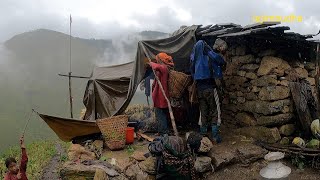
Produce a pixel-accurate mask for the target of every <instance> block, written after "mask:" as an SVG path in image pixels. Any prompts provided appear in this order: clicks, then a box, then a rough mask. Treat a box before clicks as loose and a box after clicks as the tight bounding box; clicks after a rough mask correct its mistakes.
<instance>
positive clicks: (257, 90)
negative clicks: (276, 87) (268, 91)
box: [251, 86, 261, 93]
mask: <svg viewBox="0 0 320 180" xmlns="http://www.w3.org/2000/svg"><path fill="white" fill-rule="evenodd" d="M260 90H261V88H258V87H257V86H252V89H251V92H254V93H255V92H259V91H260Z"/></svg>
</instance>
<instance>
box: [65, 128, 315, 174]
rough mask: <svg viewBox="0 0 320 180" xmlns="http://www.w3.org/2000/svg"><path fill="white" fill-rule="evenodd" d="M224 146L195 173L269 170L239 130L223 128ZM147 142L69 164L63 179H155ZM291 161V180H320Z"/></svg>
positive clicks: (200, 160)
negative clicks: (101, 174) (299, 168)
mask: <svg viewBox="0 0 320 180" xmlns="http://www.w3.org/2000/svg"><path fill="white" fill-rule="evenodd" d="M222 136H223V142H222V143H221V144H218V145H213V147H212V146H210V145H208V144H207V146H205V148H203V149H202V151H206V152H207V153H202V155H201V156H199V157H198V158H197V160H196V163H195V164H196V165H195V167H196V170H197V171H198V172H200V173H201V174H202V175H203V178H204V179H239V178H240V179H259V171H260V169H262V168H263V167H265V166H266V164H267V163H266V161H264V160H263V157H264V155H265V154H267V153H268V151H267V150H265V149H263V148H261V147H260V146H257V145H255V144H254V140H253V138H251V137H246V136H243V135H241V133H239V131H238V130H232V129H230V128H222ZM147 145H148V142H147V141H143V142H135V144H134V145H130V146H127V147H126V148H125V149H124V150H122V151H109V150H106V149H104V150H103V153H102V155H101V157H100V158H99V159H100V161H98V160H85V161H82V163H79V162H75V161H68V162H66V163H65V164H64V166H63V168H62V170H61V171H60V175H61V177H62V179H81V178H93V177H94V176H96V177H97V174H98V170H102V173H103V176H104V177H108V178H109V179H139V180H140V179H141V180H143V179H154V173H155V169H154V161H155V158H153V157H145V156H144V154H145V153H147V152H148V149H147ZM289 160H290V159H288V160H284V161H283V162H284V163H285V164H287V165H288V166H290V167H291V168H292V175H291V176H290V179H318V178H320V175H319V174H318V171H317V170H313V169H310V168H306V169H304V170H298V169H297V168H296V167H294V166H292V165H291V164H290V161H289Z"/></svg>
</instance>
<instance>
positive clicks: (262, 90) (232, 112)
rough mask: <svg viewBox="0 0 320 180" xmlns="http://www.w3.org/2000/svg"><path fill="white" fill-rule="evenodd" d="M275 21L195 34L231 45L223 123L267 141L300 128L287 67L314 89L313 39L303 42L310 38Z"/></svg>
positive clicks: (223, 105) (291, 133)
mask: <svg viewBox="0 0 320 180" xmlns="http://www.w3.org/2000/svg"><path fill="white" fill-rule="evenodd" d="M277 24H278V23H263V24H255V25H250V26H245V27H241V26H239V25H234V24H224V25H221V26H227V27H223V28H221V27H220V28H218V30H210V28H209V30H208V29H206V30H202V31H200V32H199V31H198V32H197V34H198V36H199V38H202V39H205V40H206V41H207V42H211V43H212V42H214V40H215V39H216V38H221V39H223V40H225V41H226V42H227V43H228V46H229V48H228V52H227V53H226V59H227V61H228V65H227V67H226V69H225V73H224V81H225V85H226V89H225V97H224V98H223V100H222V114H223V116H222V118H223V121H224V124H226V125H234V126H236V127H243V128H241V129H240V132H241V133H242V134H244V135H248V136H252V137H254V138H256V139H261V140H265V141H267V142H270V143H274V142H278V141H280V140H281V138H282V137H287V136H288V137H290V136H292V135H293V134H294V133H295V129H298V127H299V126H300V125H299V120H298V119H297V118H298V116H297V113H296V111H295V107H294V103H293V100H292V97H291V96H292V95H291V92H290V88H289V81H288V73H289V71H290V70H291V69H294V70H296V72H297V73H298V74H299V76H300V77H304V78H306V80H307V81H309V83H310V84H311V85H312V89H313V93H314V95H315V93H316V91H315V84H316V82H315V77H316V70H315V69H316V65H315V62H316V55H315V54H316V43H315V42H313V41H308V40H307V39H308V38H312V37H313V36H311V35H307V36H306V35H300V34H297V33H287V32H285V31H286V30H289V29H290V28H289V27H286V26H277ZM216 26H217V25H216ZM285 139H286V138H285ZM289 139H290V138H289Z"/></svg>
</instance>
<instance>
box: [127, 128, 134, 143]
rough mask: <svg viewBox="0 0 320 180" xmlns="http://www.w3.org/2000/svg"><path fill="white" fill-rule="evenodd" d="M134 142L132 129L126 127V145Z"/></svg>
mask: <svg viewBox="0 0 320 180" xmlns="http://www.w3.org/2000/svg"><path fill="white" fill-rule="evenodd" d="M133 142H134V128H133V127H127V129H126V144H132V143H133Z"/></svg>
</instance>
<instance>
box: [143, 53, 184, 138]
mask: <svg viewBox="0 0 320 180" xmlns="http://www.w3.org/2000/svg"><path fill="white" fill-rule="evenodd" d="M143 50H144V52H145V55H146V56H147V58H148V60H149V62H152V61H151V58H150V57H149V55H148V54H147V51H146V50H145V48H144V47H143ZM151 69H152V71H153V74H154V77H155V78H156V81H157V82H158V84H159V87H160V90H161V92H162V94H163V96H164V98H165V99H166V101H167V103H168V108H169V114H170V119H171V124H172V128H173V131H174V135H175V136H179V133H178V130H177V126H176V121H175V120H174V116H173V112H172V108H171V103H170V101H169V99H168V97H167V95H166V93H165V92H164V89H163V87H162V84H161V82H160V80H159V78H158V76H157V74H156V72H155V71H154V69H153V68H152V67H151Z"/></svg>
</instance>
